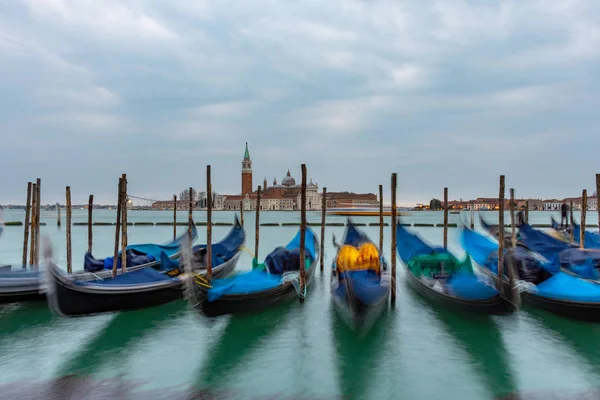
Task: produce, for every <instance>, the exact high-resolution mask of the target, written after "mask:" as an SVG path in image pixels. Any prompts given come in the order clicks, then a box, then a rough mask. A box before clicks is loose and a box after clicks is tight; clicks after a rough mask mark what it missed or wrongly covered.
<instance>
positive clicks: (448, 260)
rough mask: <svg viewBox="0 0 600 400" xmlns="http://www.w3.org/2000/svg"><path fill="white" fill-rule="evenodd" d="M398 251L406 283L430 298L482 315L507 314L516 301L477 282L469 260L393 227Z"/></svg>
mask: <svg viewBox="0 0 600 400" xmlns="http://www.w3.org/2000/svg"><path fill="white" fill-rule="evenodd" d="M397 237H398V242H397V245H396V248H397V250H398V254H399V256H400V258H401V259H402V261H403V262H404V264H405V266H406V272H407V273H406V275H407V276H408V283H409V284H410V286H411V287H412V288H413V289H414V290H415V291H417V292H418V293H420V294H421V295H422V296H424V297H426V298H428V299H429V300H430V301H433V302H435V303H438V304H440V305H444V306H446V307H449V308H453V309H457V310H461V311H468V312H475V313H484V314H508V313H511V312H513V311H514V310H515V309H516V302H515V301H514V300H512V299H511V298H510V297H509V296H508V295H504V294H503V293H500V292H498V290H496V288H495V287H493V286H492V285H490V284H488V283H486V282H483V281H481V280H480V279H479V278H478V277H477V275H475V273H474V270H473V265H472V263H471V259H470V258H469V257H467V258H466V259H465V260H463V261H459V260H458V259H457V258H456V257H454V256H453V255H452V254H451V253H450V252H448V250H446V249H444V248H443V247H435V248H434V247H431V246H429V245H428V244H426V243H425V242H424V241H423V240H422V239H421V238H420V237H419V236H417V235H416V234H412V233H410V232H408V231H407V230H406V229H405V228H404V227H403V226H402V225H401V224H398V227H397Z"/></svg>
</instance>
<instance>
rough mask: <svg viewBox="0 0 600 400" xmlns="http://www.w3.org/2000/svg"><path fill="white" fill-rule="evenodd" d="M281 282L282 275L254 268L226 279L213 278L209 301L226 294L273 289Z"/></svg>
mask: <svg viewBox="0 0 600 400" xmlns="http://www.w3.org/2000/svg"><path fill="white" fill-rule="evenodd" d="M280 284H281V276H280V275H271V274H269V273H267V272H265V271H259V270H253V271H248V272H244V273H241V274H238V275H235V276H232V277H229V278H225V279H213V280H212V288H211V289H209V291H208V301H210V302H212V301H215V300H218V299H219V298H221V296H223V295H225V294H246V293H255V292H262V291H264V290H268V289H273V288H275V287H277V286H279V285H280Z"/></svg>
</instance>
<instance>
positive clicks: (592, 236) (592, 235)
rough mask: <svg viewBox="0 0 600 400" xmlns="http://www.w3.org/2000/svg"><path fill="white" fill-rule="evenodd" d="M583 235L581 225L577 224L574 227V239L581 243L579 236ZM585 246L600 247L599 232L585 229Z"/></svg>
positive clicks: (587, 247)
mask: <svg viewBox="0 0 600 400" xmlns="http://www.w3.org/2000/svg"><path fill="white" fill-rule="evenodd" d="M580 235H581V226H580V225H578V224H575V226H574V227H573V240H574V241H575V243H577V244H579V238H580ZM585 248H586V249H600V234H598V232H590V231H587V230H586V231H585Z"/></svg>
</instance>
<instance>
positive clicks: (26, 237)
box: [22, 182, 32, 268]
mask: <svg viewBox="0 0 600 400" xmlns="http://www.w3.org/2000/svg"><path fill="white" fill-rule="evenodd" d="M31 186H32V183H31V182H27V204H26V205H25V230H24V232H23V260H22V261H23V265H22V267H23V268H27V250H28V247H29V218H30V215H31Z"/></svg>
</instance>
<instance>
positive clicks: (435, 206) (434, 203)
mask: <svg viewBox="0 0 600 400" xmlns="http://www.w3.org/2000/svg"><path fill="white" fill-rule="evenodd" d="M429 208H430V209H432V210H441V209H442V202H441V201H440V200H438V199H431V201H430V202H429Z"/></svg>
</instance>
